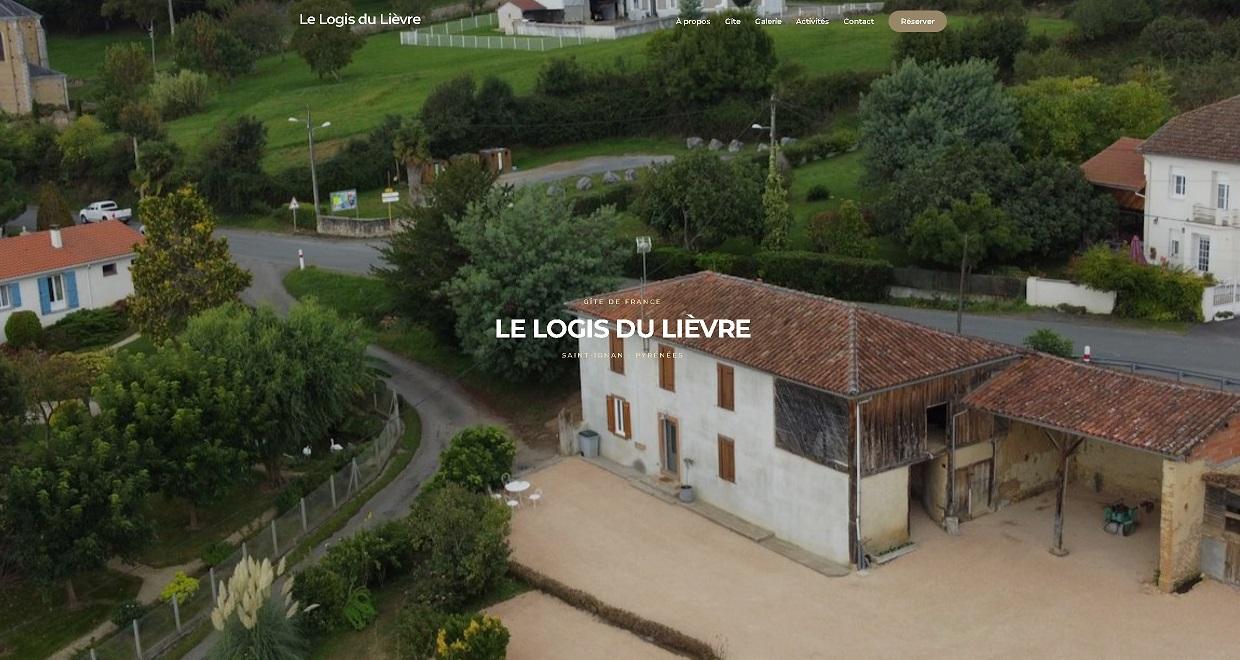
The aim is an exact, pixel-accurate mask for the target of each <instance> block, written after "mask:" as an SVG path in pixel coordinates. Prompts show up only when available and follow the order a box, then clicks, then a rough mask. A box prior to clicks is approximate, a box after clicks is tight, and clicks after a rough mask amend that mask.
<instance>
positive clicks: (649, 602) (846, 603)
mask: <svg viewBox="0 0 1240 660" xmlns="http://www.w3.org/2000/svg"><path fill="white" fill-rule="evenodd" d="M527 478H528V479H529V480H530V481H531V482H532V483H533V484H534V485H535V486H536V487H538V488H541V489H542V490H543V492H544V494H545V498H544V502H543V504H542V505H540V506H539V507H538V508H528V507H527V508H523V509H521V510H519V511H518V512H517V514H516V516H515V519H514V522H513V533H512V537H511V543H512V547H513V556H514V558H515V559H517V560H518V561H521V562H523V563H525V564H527V565H529V566H531V567H533V568H535V569H537V570H539V571H542V572H544V573H546V574H548V575H550V576H552V577H554V578H556V579H558V580H560V581H562V582H565V583H567V584H568V585H570V586H573V587H577V588H580V589H584V590H585V591H588V592H590V593H592V594H594V595H595V596H597V597H599V598H600V599H602V600H603V601H605V602H608V603H610V604H612V605H615V606H619V607H623V608H626V609H630V610H633V611H635V612H637V613H639V614H642V615H643V616H646V617H648V618H651V619H654V620H656V621H659V622H661V623H664V624H667V625H670V626H672V627H675V628H679V629H680V630H682V631H684V632H686V633H688V634H690V635H693V636H695V637H697V638H699V639H701V640H703V641H705V642H707V643H710V644H712V645H715V646H717V647H722V648H723V649H724V650H725V651H726V654H727V656H728V657H729V658H746V659H747V658H755V659H765V658H839V657H851V658H877V657H885V658H891V657H908V658H930V657H936V658H937V657H946V656H951V657H953V658H957V659H959V658H1051V657H1053V658H1111V657H1123V658H1235V657H1238V654H1240V624H1237V621H1240V590H1237V589H1234V588H1231V587H1228V586H1225V585H1222V584H1219V583H1216V582H1211V581H1207V582H1204V583H1202V584H1199V585H1198V586H1197V587H1195V588H1194V589H1192V590H1191V591H1190V592H1189V593H1187V594H1184V595H1166V594H1162V593H1161V592H1158V591H1157V589H1155V588H1154V587H1153V586H1152V585H1150V584H1149V582H1150V580H1151V579H1152V577H1153V567H1154V564H1155V562H1154V557H1153V553H1154V552H1155V548H1154V545H1153V539H1154V538H1156V536H1157V532H1156V529H1154V528H1153V524H1154V523H1152V522H1151V524H1150V525H1149V526H1146V527H1143V528H1142V529H1141V532H1140V533H1138V534H1137V535H1135V536H1133V537H1130V538H1120V537H1114V536H1110V535H1107V534H1105V533H1104V532H1102V531H1101V530H1100V529H1099V527H1100V514H1099V511H1100V508H1099V507H1097V504H1096V503H1095V502H1091V501H1088V500H1087V499H1086V498H1085V497H1084V496H1083V495H1076V496H1074V497H1073V498H1072V500H1070V502H1069V504H1068V506H1067V518H1066V532H1065V545H1066V546H1067V547H1068V549H1069V550H1070V551H1071V554H1070V555H1068V556H1067V557H1063V558H1057V557H1054V556H1052V555H1051V554H1050V553H1048V552H1047V550H1046V548H1047V546H1048V544H1049V540H1050V527H1051V508H1050V504H1049V503H1050V502H1051V499H1050V496H1048V495H1047V496H1042V497H1039V498H1033V499H1030V500H1027V501H1025V502H1021V503H1019V504H1016V505H1013V506H1010V507H1008V508H1006V509H1004V510H1002V511H1000V512H998V513H994V514H990V515H988V516H984V517H982V518H980V519H978V520H976V521H972V522H969V523H966V524H964V525H963V526H962V533H961V534H960V535H959V536H948V535H947V534H945V533H943V532H942V531H940V530H939V529H938V528H937V527H935V526H934V525H933V524H932V523H931V522H930V521H929V520H928V519H927V518H925V516H924V515H920V514H918V515H914V517H913V529H912V534H913V540H914V541H915V542H916V543H917V544H918V548H917V549H916V550H915V551H914V552H912V553H910V554H908V555H906V556H904V557H901V558H899V559H897V560H895V561H894V562H892V563H890V564H888V565H886V566H882V567H878V568H876V569H874V570H872V571H871V572H870V573H869V575H866V576H858V575H856V574H853V575H849V576H848V577H843V578H828V577H825V576H823V575H820V574H818V573H815V572H813V571H811V570H809V569H807V568H805V567H803V566H801V565H799V564H796V563H794V562H792V561H790V560H788V559H785V558H784V557H782V556H780V555H777V554H775V553H773V552H771V551H769V550H767V549H765V548H763V547H761V546H759V545H757V544H755V543H752V542H750V541H749V540H747V539H745V538H743V537H741V536H739V535H737V534H734V533H732V532H730V531H728V530H726V529H724V528H722V527H720V526H718V525H716V524H714V523H712V522H710V521H708V520H706V519H704V518H702V517H700V516H698V515H697V514H695V513H693V512H691V511H689V510H687V509H685V508H683V507H680V506H677V505H673V504H667V503H665V502H663V501H661V500H659V499H656V498H654V497H652V496H650V495H647V494H645V493H643V492H641V491H639V490H637V489H635V488H633V487H631V486H630V485H628V483H627V482H625V481H624V480H623V479H621V478H619V477H617V476H615V475H613V474H611V473H610V472H607V471H606V470H603V469H602V468H599V467H597V466H595V465H591V464H589V463H587V462H585V461H584V460H581V459H575V458H574V459H566V460H563V461H560V462H558V463H556V464H554V465H552V466H550V467H547V468H545V469H543V470H541V471H538V472H535V473H533V474H531V475H529V476H528V477H527ZM556 620H558V619H556ZM550 621H552V619H545V620H543V622H542V624H541V625H544V626H546V625H549V622H550ZM516 637H517V635H516V633H515V632H514V640H515V639H516ZM623 655H624V654H621V655H617V656H615V657H623ZM514 657H515V656H514Z"/></svg>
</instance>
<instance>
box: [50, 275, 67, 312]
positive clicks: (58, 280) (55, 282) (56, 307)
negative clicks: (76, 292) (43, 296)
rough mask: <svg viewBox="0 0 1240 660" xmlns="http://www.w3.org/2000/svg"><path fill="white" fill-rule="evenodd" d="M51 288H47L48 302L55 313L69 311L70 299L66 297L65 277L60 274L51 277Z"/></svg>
mask: <svg viewBox="0 0 1240 660" xmlns="http://www.w3.org/2000/svg"><path fill="white" fill-rule="evenodd" d="M47 279H48V281H49V284H50V286H48V287H47V302H48V306H49V307H51V309H52V311H53V312H58V311H60V310H62V309H69V298H68V296H66V295H65V276H64V275H61V274H59V273H57V274H55V275H49V276H48V278H47Z"/></svg>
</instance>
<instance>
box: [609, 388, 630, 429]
mask: <svg viewBox="0 0 1240 660" xmlns="http://www.w3.org/2000/svg"><path fill="white" fill-rule="evenodd" d="M611 414H612V416H613V418H614V419H615V420H616V430H615V434H616V435H618V436H620V437H622V438H625V437H628V435H629V434H628V429H626V428H625V427H624V399H622V398H620V397H618V396H613V397H611Z"/></svg>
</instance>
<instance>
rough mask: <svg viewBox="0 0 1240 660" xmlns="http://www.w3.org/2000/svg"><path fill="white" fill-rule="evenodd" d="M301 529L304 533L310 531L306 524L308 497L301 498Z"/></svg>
mask: <svg viewBox="0 0 1240 660" xmlns="http://www.w3.org/2000/svg"><path fill="white" fill-rule="evenodd" d="M301 531H302V533H303V534H304V533H306V532H309V531H310V529H309V527H308V526H307V525H306V498H304V497H303V498H301Z"/></svg>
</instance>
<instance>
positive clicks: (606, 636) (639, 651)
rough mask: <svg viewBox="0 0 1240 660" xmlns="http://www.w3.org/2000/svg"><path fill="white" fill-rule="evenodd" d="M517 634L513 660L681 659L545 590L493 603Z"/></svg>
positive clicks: (511, 641)
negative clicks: (544, 591)
mask: <svg viewBox="0 0 1240 660" xmlns="http://www.w3.org/2000/svg"><path fill="white" fill-rule="evenodd" d="M487 614H490V615H491V616H495V617H499V619H500V620H501V621H503V622H504V625H505V626H506V627H507V628H508V632H509V634H510V635H511V637H510V638H509V641H508V660H609V659H610V658H625V660H675V659H676V658H677V657H678V656H676V655H673V654H671V653H668V652H667V651H664V650H663V649H661V648H659V647H657V646H655V645H654V644H650V643H649V642H646V641H644V640H642V639H641V638H640V637H638V636H636V635H634V634H633V633H630V632H628V631H627V630H621V629H620V628H615V627H612V626H610V625H608V624H606V623H604V622H602V621H600V620H599V619H597V618H595V617H594V616H593V615H590V614H587V613H585V612H582V611H581V610H578V609H574V608H572V607H569V606H568V605H566V604H564V603H563V602H561V601H560V600H558V599H556V598H555V597H553V596H548V595H547V594H544V593H542V592H541V591H527V592H525V593H523V594H521V595H520V596H517V597H516V598H511V599H509V600H506V601H504V602H502V603H497V604H495V605H492V606H491V607H488V608H487Z"/></svg>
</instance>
